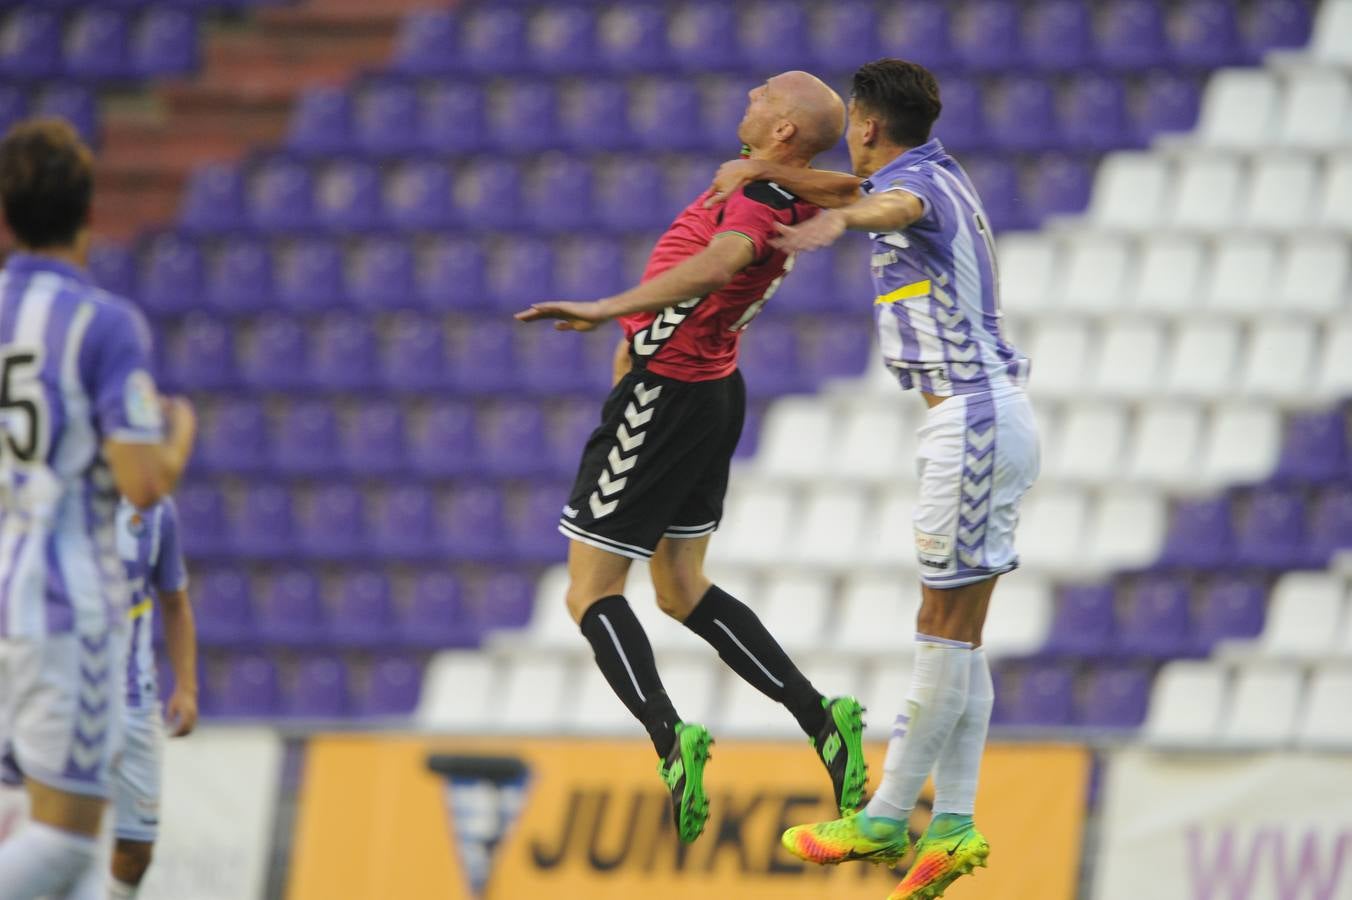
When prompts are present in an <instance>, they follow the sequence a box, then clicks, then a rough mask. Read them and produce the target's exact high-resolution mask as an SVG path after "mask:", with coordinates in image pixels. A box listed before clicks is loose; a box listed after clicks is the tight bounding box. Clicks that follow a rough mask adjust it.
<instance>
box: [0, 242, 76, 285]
mask: <svg viewBox="0 0 1352 900" xmlns="http://www.w3.org/2000/svg"><path fill="white" fill-rule="evenodd" d="M5 271H6V272H10V273H13V274H31V273H33V272H54V273H56V274H58V275H64V276H65V277H67V278H74V279H75V280H76V281H79V282H82V283H84V284H93V283H94V279H92V278H90V277H89V273H88V272H86V271H85V270H84V269H81V268H78V267H76V266H72V265H71V264H70V263H66V262H62V261H61V260H59V259H52V258H51V257H50V256H43V255H41V254H39V253H24V252H22V251H17V250H16V251H15V252H13V253H11V254H10V255H9V258H8V259H6V260H5Z"/></svg>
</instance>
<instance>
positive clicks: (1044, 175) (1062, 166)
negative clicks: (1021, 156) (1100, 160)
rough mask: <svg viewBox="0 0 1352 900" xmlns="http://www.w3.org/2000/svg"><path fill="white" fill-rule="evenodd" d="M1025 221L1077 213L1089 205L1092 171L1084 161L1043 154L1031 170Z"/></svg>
mask: <svg viewBox="0 0 1352 900" xmlns="http://www.w3.org/2000/svg"><path fill="white" fill-rule="evenodd" d="M1032 174H1033V184H1032V187H1031V188H1030V189H1029V192H1028V193H1029V196H1028V204H1027V206H1026V212H1027V215H1028V216H1029V217H1030V218H1029V219H1028V221H1027V222H1026V224H1031V225H1036V224H1037V223H1038V222H1041V221H1045V220H1046V219H1048V218H1049V217H1052V216H1078V215H1079V214H1081V213H1083V212H1084V211H1085V208H1086V207H1088V206H1089V195H1090V190H1091V188H1092V185H1093V177H1094V171H1093V168H1092V167H1091V166H1090V165H1088V164H1087V163H1086V162H1085V161H1084V160H1082V159H1077V158H1075V157H1071V156H1066V155H1063V154H1060V153H1050V154H1046V155H1044V156H1042V157H1041V158H1040V159H1039V160H1038V163H1037V165H1036V167H1035V169H1034V171H1033V173H1032Z"/></svg>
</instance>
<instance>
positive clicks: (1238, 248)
mask: <svg viewBox="0 0 1352 900" xmlns="http://www.w3.org/2000/svg"><path fill="white" fill-rule="evenodd" d="M1276 264H1277V252H1276V249H1275V248H1274V247H1273V244H1272V241H1271V240H1268V239H1267V238H1261V237H1257V236H1253V235H1242V236H1239V237H1231V238H1226V239H1224V240H1222V241H1221V242H1220V244H1219V247H1218V249H1217V252H1216V255H1215V258H1214V263H1213V266H1212V270H1211V278H1210V279H1209V283H1208V285H1207V287H1208V288H1209V290H1207V291H1205V292H1204V295H1205V303H1206V306H1207V308H1208V309H1210V310H1213V311H1215V312H1223V313H1229V314H1232V315H1242V316H1248V315H1254V314H1256V313H1262V312H1264V311H1265V310H1267V309H1268V308H1269V306H1270V305H1271V303H1272V281H1273V277H1274V275H1275V272H1276Z"/></svg>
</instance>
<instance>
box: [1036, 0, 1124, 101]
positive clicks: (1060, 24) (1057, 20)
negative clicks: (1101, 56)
mask: <svg viewBox="0 0 1352 900" xmlns="http://www.w3.org/2000/svg"><path fill="white" fill-rule="evenodd" d="M1094 43H1095V42H1094V22H1093V17H1092V16H1091V14H1090V10H1089V7H1088V6H1087V5H1086V4H1084V3H1080V2H1078V0H1040V2H1037V3H1034V4H1033V5H1032V7H1031V8H1030V9H1029V10H1028V12H1027V13H1026V16H1025V19H1024V54H1025V56H1026V57H1027V60H1028V62H1030V63H1032V64H1033V65H1034V66H1037V67H1038V68H1041V69H1046V70H1049V71H1054V72H1063V71H1070V70H1076V69H1081V68H1084V67H1086V66H1087V65H1088V64H1089V62H1090V61H1091V60H1092V59H1093V58H1094V56H1095V52H1096V51H1095V48H1094ZM1108 127H1109V128H1111V125H1109V126H1108Z"/></svg>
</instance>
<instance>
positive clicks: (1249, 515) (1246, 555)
mask: <svg viewBox="0 0 1352 900" xmlns="http://www.w3.org/2000/svg"><path fill="white" fill-rule="evenodd" d="M1307 519H1308V510H1307V509H1306V507H1305V502H1304V500H1303V498H1301V497H1300V496H1298V495H1297V494H1296V493H1294V492H1292V491H1287V490H1281V489H1276V488H1265V489H1260V490H1258V491H1255V492H1254V493H1253V494H1252V495H1251V496H1250V497H1249V501H1248V504H1247V508H1246V510H1245V513H1244V514H1243V515H1242V516H1241V517H1240V520H1239V525H1238V527H1237V528H1236V534H1235V537H1236V550H1237V551H1238V553H1239V556H1240V558H1241V559H1243V560H1244V561H1245V562H1247V563H1250V564H1252V565H1255V566H1267V567H1270V568H1274V569H1292V568H1299V567H1301V566H1304V565H1307V564H1309V563H1311V562H1313V561H1314V560H1312V559H1311V555H1310V551H1309V545H1308V538H1307V534H1306V521H1307Z"/></svg>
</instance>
